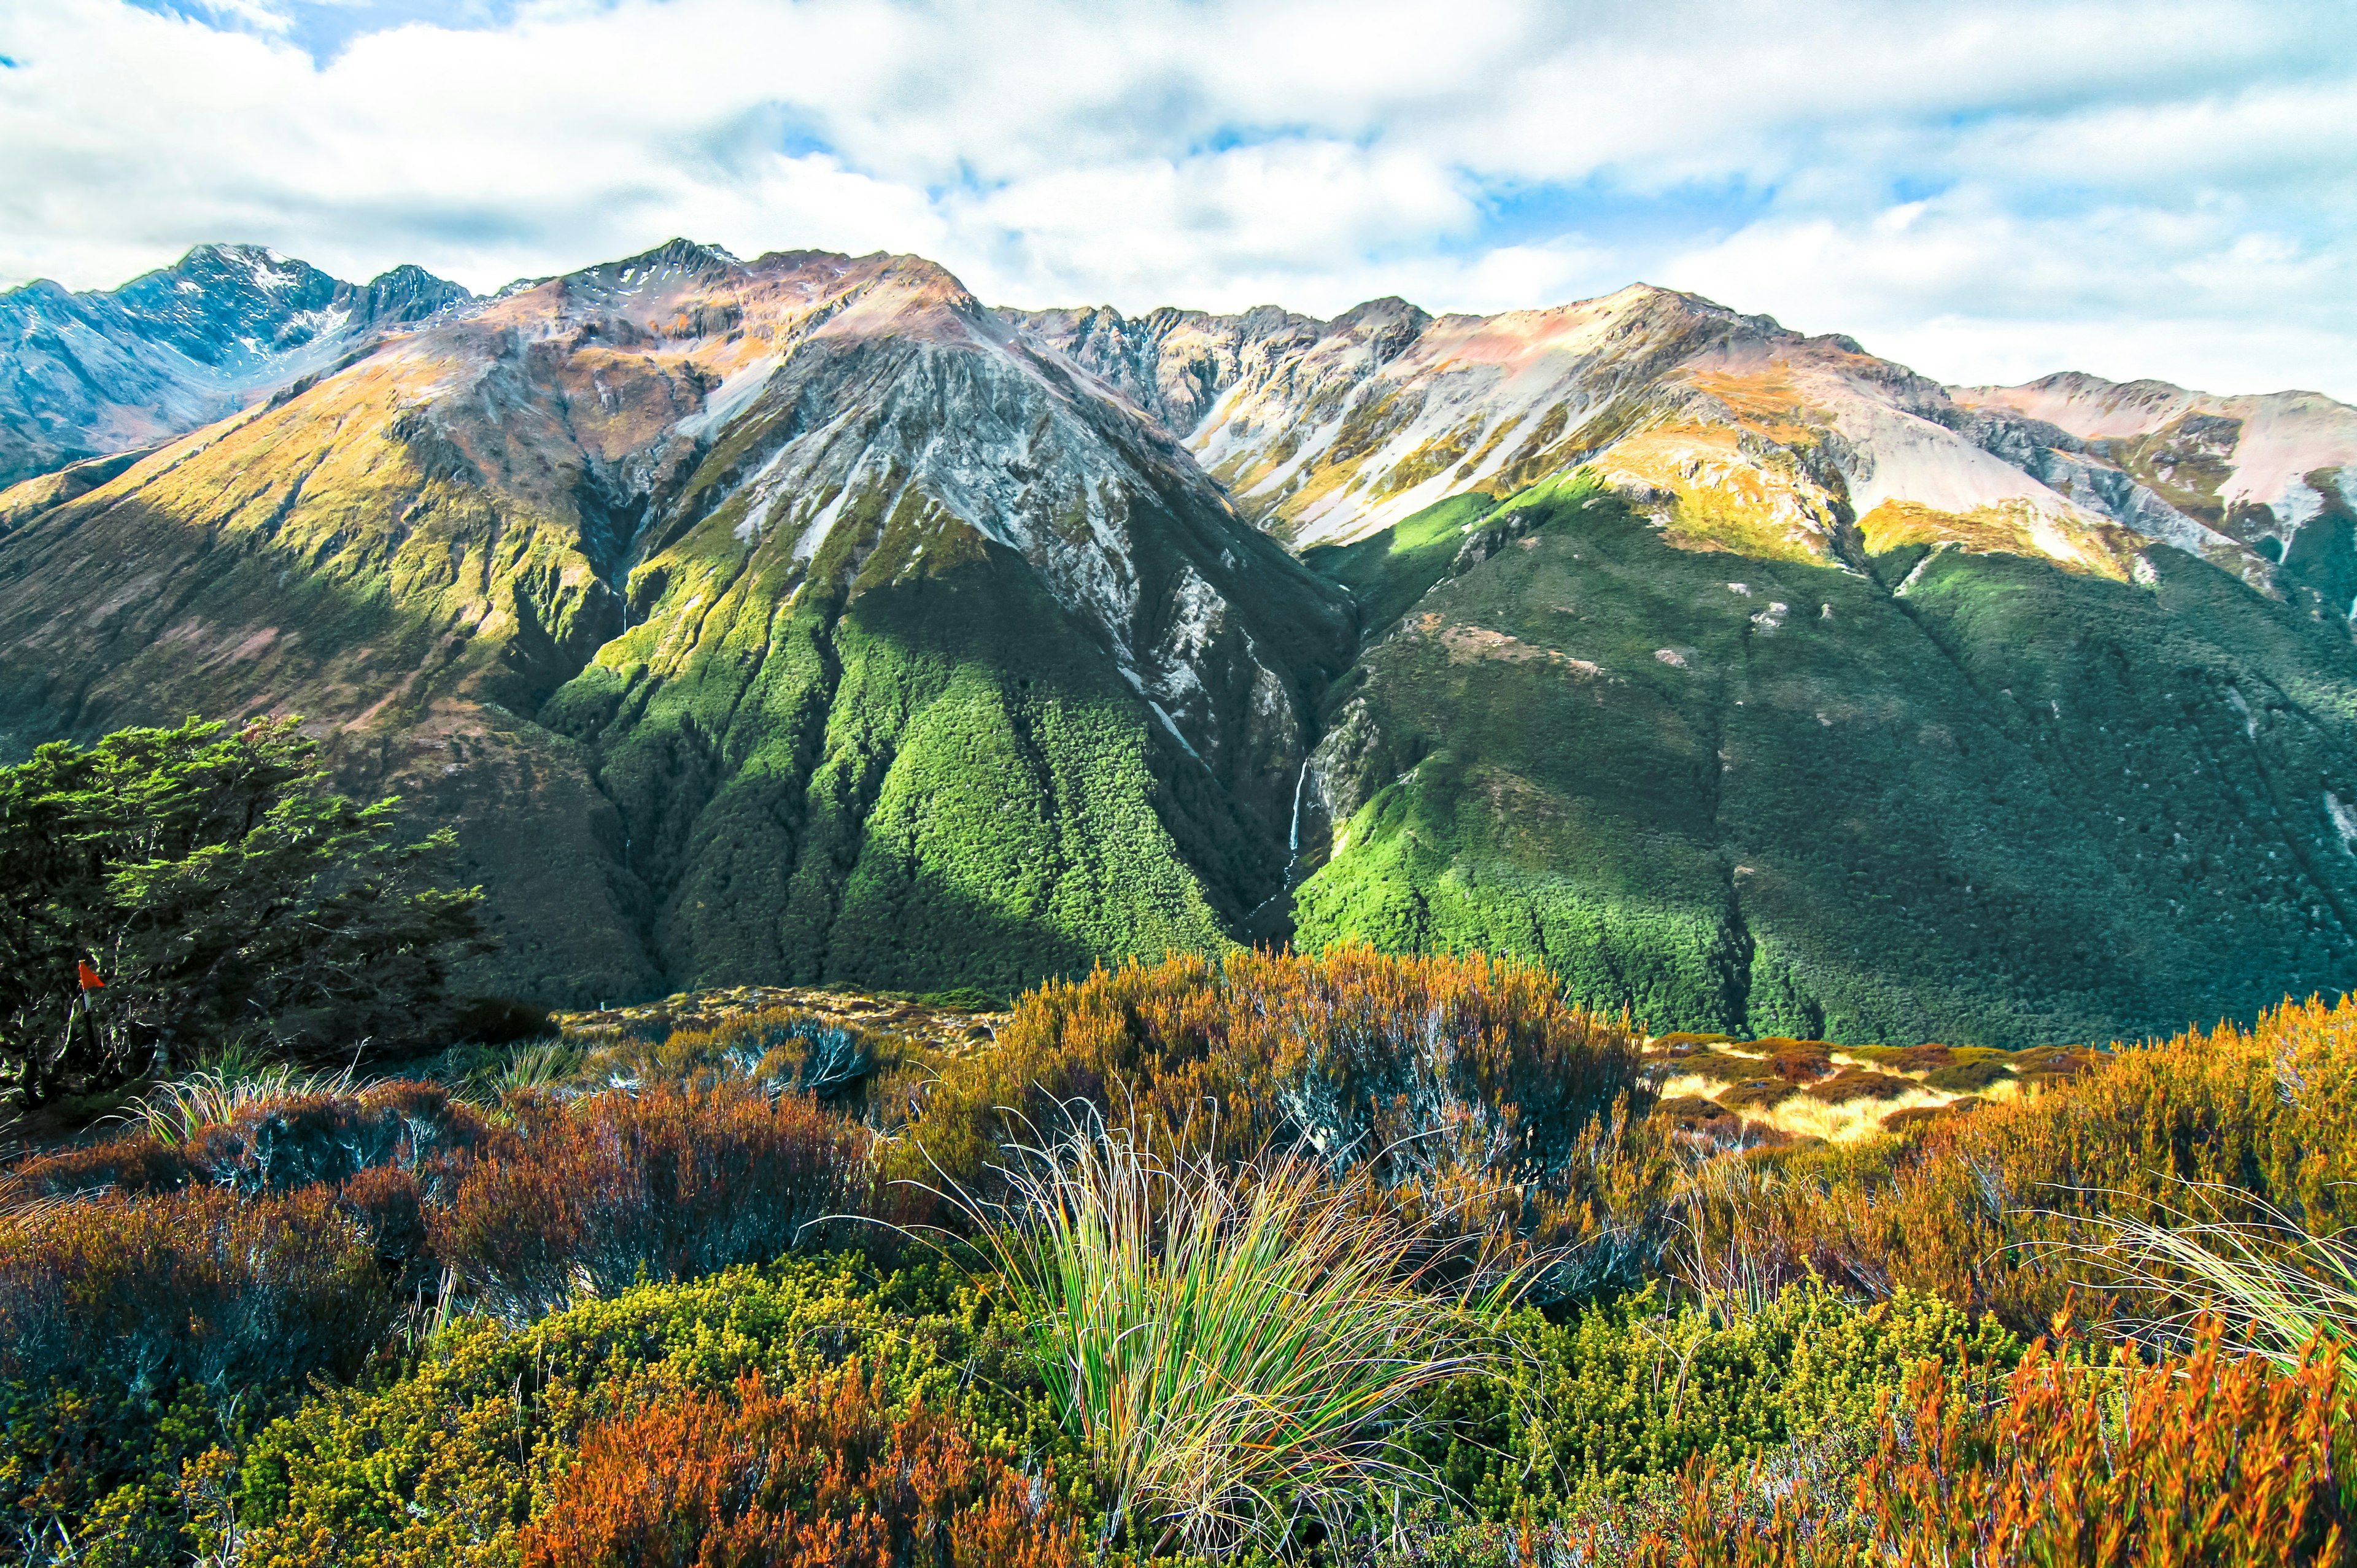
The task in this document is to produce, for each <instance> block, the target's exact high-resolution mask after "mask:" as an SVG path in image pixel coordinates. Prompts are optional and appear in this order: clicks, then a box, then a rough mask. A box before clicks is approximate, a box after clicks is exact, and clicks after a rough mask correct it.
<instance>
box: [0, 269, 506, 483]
mask: <svg viewBox="0 0 2357 1568" xmlns="http://www.w3.org/2000/svg"><path fill="white" fill-rule="evenodd" d="M473 297H474V296H473V295H470V294H469V293H468V291H467V290H466V289H464V288H462V287H460V286H459V285H457V284H454V283H449V282H447V281H445V280H443V279H441V278H437V277H436V276H434V275H433V274H431V273H428V272H426V271H425V270H424V269H422V268H419V267H414V266H399V267H395V268H393V270H391V271H390V272H387V273H384V274H381V275H379V276H378V277H376V278H373V279H371V281H370V282H368V283H365V284H350V283H346V282H343V281H342V280H341V279H339V278H334V277H330V276H328V274H326V273H323V272H321V271H320V270H319V269H317V267H314V266H312V265H310V264H309V263H307V262H300V261H296V260H294V259H293V258H291V257H287V256H282V255H280V254H279V253H278V252H275V251H272V250H268V249H265V248H264V247H262V246H259V245H199V246H198V247H196V248H195V249H194V250H191V251H190V252H188V254H187V255H185V256H183V257H181V258H180V259H179V261H178V262H176V263H173V264H172V265H171V266H168V267H163V268H159V269H157V270H156V271H155V272H151V273H146V274H142V275H141V276H139V277H136V278H134V279H133V280H132V281H131V282H129V283H127V284H125V285H123V287H121V288H119V289H114V290H109V291H102V292H91V293H86V294H75V293H70V292H69V291H68V290H66V289H64V288H62V287H60V286H59V285H56V284H54V283H48V282H35V283H29V284H27V285H23V286H22V287H20V288H14V289H10V290H7V291H6V292H5V293H0V486H6V485H10V484H14V483H16V481H18V480H20V479H25V478H34V477H36V476H38V475H40V474H44V473H48V472H53V471H55V470H56V469H59V468H61V467H65V466H66V465H68V464H70V463H75V462H80V461H83V460H87V459H91V458H104V457H109V456H113V455H114V454H116V453H120V452H124V451H127V450H132V449H136V448H141V447H145V446H153V445H155V444H156V443H157V442H158V441H162V440H165V439H168V438H169V437H172V436H175V435H182V434H184V433H186V432H188V431H190V430H194V429H196V428H197V427H199V425H204V424H211V423H212V422H213V421H214V420H216V419H219V418H221V416H222V415H224V414H227V413H231V412H232V411H233V410H235V409H236V408H238V407H239V406H240V405H241V404H242V403H246V402H248V401H251V400H252V399H253V398H255V397H261V396H267V395H269V394H270V393H273V392H277V391H278V390H280V389H281V388H283V387H285V386H286V385H288V384H289V383H291V382H293V381H297V380H299V379H300V378H302V377H304V376H307V375H311V374H315V373H317V371H320V370H322V369H324V368H325V367H327V366H328V365H331V364H333V363H334V362H335V361H336V360H339V359H340V358H342V357H343V356H344V355H346V354H348V353H350V352H352V351H355V350H358V349H365V348H367V347H369V346H371V345H373V344H374V343H376V342H377V341H379V340H380V339H381V338H383V336H384V335H385V334H386V333H387V332H389V331H391V330H393V329H395V328H402V327H404V326H407V325H409V324H411V323H413V322H416V321H420V320H424V319H425V318H427V317H432V316H434V315H435V314H436V313H437V312H439V311H442V310H446V309H448V308H450V307H451V306H457V305H462V304H465V303H466V302H468V301H469V300H471V299H472V298H473Z"/></svg>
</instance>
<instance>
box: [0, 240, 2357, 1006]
mask: <svg viewBox="0 0 2357 1568" xmlns="http://www.w3.org/2000/svg"><path fill="white" fill-rule="evenodd" d="M2352 464H2357V410H2352V409H2351V408H2349V407H2347V406H2345V405H2343V404H2341V403H2335V402H2333V401H2332V400H2330V399H2329V398H2325V397H2322V396H2320V395H2318V394H2315V393H2305V392H2284V393H2276V394H2272V395H2269V396H2264V397H2246V398H2219V397H2211V396H2208V395H2205V394H2201V393H2195V392H2184V391H2182V390H2180V389H2178V388H2175V387H2169V386H2165V385H2163V384H2161V383H2158V382H2141V381H2140V382H2131V383H2127V384H2125V385H2115V384H2114V383H2111V382H2107V381H2100V380H2097V379H2095V378H2093V377H2085V376H2076V375H2064V376H2054V377H2049V378H2047V379H2045V380H2043V381H2036V382H2033V383H2030V384H2029V385H2028V386H2024V387H2017V388H1966V387H1944V386H1942V385H1939V384H1937V383H1935V382H1932V381H1927V380H1925V379H1923V378H1922V377H1921V376H1918V375H1916V374H1914V373H1913V372H1912V371H1908V370H1906V369H1904V368H1902V367H1900V366H1897V365H1893V364H1890V363H1889V362H1887V361H1884V360H1878V359H1875V358H1874V357H1872V356H1871V355H1869V354H1867V352H1866V351H1865V350H1864V349H1861V348H1860V347H1859V346H1858V345H1857V343H1855V342H1853V341H1851V340H1849V339H1847V338H1838V337H1835V338H1807V337H1803V336H1800V335H1798V334H1794V333H1791V332H1787V331H1785V330H1783V329H1782V328H1780V327H1778V326H1777V325H1776V324H1775V323H1774V322H1773V321H1771V320H1769V319H1767V318H1766V317H1747V316H1742V315H1739V314H1737V313H1736V312H1733V311H1730V310H1727V309H1726V308H1723V307H1721V306H1717V305H1714V304H1711V303H1710V302H1708V301H1706V300H1702V299H1699V298H1696V297H1695V296H1692V295H1680V294H1675V293H1671V292H1668V291H1665V290H1660V289H1653V288H1647V287H1642V286H1639V287H1632V288H1629V289H1624V290H1622V291H1621V292H1620V293H1619V294H1615V295H1609V296H1607V297H1605V298H1602V299H1597V300H1590V301H1586V302H1582V303H1579V304H1577V305H1571V306H1562V307H1559V308H1555V309H1550V310H1534V311H1518V312H1510V313H1507V314H1505V315H1501V316H1495V317H1430V316H1427V315H1426V313H1424V312H1423V311H1421V310H1418V309H1416V308H1415V307H1414V306H1410V305H1407V304H1405V302H1403V301H1399V300H1396V299H1386V300H1378V301H1373V302H1370V303H1369V304H1367V305H1364V306H1359V307H1358V308H1356V309H1354V310H1352V311H1350V312H1347V313H1345V314H1344V315H1342V316H1340V317H1336V318H1335V319H1333V320H1331V321H1320V320H1316V319H1313V318H1311V317H1304V316H1299V315H1295V314H1291V313H1287V312H1285V311H1282V310H1279V309H1275V308H1273V307H1271V308H1263V309H1259V310H1254V311H1249V312H1245V313H1243V314H1242V315H1238V316H1224V317H1222V316H1210V315H1205V314H1202V313H1200V312H1187V311H1179V310H1161V311H1156V312H1153V313H1151V314H1150V315H1147V316H1145V317H1138V318H1135V319H1133V318H1129V317H1124V316H1122V315H1121V314H1120V313H1118V312H1116V311H1114V310H1112V309H1110V308H1105V307H1097V308H1092V309H1080V310H1050V311H1015V310H999V309H992V308H989V307H986V306H983V305H982V304H981V303H980V302H979V301H977V300H975V299H974V297H973V296H972V295H970V294H968V293H967V291H966V290H965V289H964V288H963V286H962V285H960V284H959V283H958V282H957V280H956V279H954V278H953V277H952V276H951V275H950V274H947V273H946V272H944V271H942V269H941V268H939V267H938V266H935V265H933V264H932V263H928V262H924V261H922V260H920V259H918V258H913V257H904V256H885V255H875V256H867V257H858V258H854V257H846V256H840V255H834V254H829V253H823V252H790V253H779V254H771V255H767V256H763V257H760V258H759V259H757V260H754V261H751V262H740V261H738V260H737V259H736V258H734V257H731V256H729V255H727V254H726V253H725V252H719V251H716V250H714V249H711V248H708V247H704V246H698V245H694V244H690V243H687V242H672V243H671V244H668V245H665V246H663V247H662V248H661V249H659V250H657V251H654V252H649V253H648V254H646V255H644V256H640V257H634V258H631V259H630V260H627V261H623V262H618V263H609V264H607V265H603V266H597V267H592V268H589V269H587V270H585V271H582V272H578V273H574V274H567V275H565V276H564V277H560V278H554V279H548V280H544V281H542V282H538V283H532V284H523V285H514V286H511V288H509V289H507V290H504V291H502V292H501V293H500V295H496V296H493V297H491V298H488V299H475V298H473V297H472V296H470V295H467V293H466V292H465V291H464V290H462V289H459V288H457V286H456V285H449V284H446V283H443V282H441V281H440V280H438V279H435V278H432V277H431V276H430V275H429V274H424V273H421V272H418V271H417V270H416V269H414V268H403V269H398V270H397V271H395V272H394V273H390V274H385V275H384V276H383V277H382V278H379V279H377V280H376V281H375V282H373V283H371V284H370V285H365V286H364V287H363V286H359V285H348V284H341V283H338V282H337V281H336V280H334V279H331V278H328V277H327V276H325V274H319V273H317V271H316V270H314V269H311V268H309V267H307V266H306V265H304V264H303V263H298V262H292V261H288V260H285V258H281V257H277V256H275V255H274V254H272V253H270V252H261V251H254V250H251V249H245V248H237V247H207V248H203V249H200V250H199V251H196V252H191V253H190V254H189V256H188V258H186V259H185V260H184V261H183V262H182V263H179V264H178V266H176V267H174V268H171V269H167V270H166V271H164V272H160V273H156V274H148V275H147V276H146V277H143V278H141V279H139V280H137V281H135V283H133V284H132V285H128V286H127V287H126V288H125V289H124V290H123V291H121V292H120V293H119V294H115V295H69V294H66V293H65V292H64V291H62V290H59V289H57V288H55V287H54V286H53V285H31V286H29V287H27V288H24V289H19V290H16V291H13V292H11V293H8V294H6V295H0V468H5V470H6V472H8V473H9V474H11V475H13V476H19V477H21V478H22V482H20V483H17V484H16V486H15V487H14V488H13V489H6V490H5V491H0V750H5V752H6V753H8V754H10V755H15V754H19V753H21V752H22V751H24V750H25V749H27V748H28V747H29V746H31V745H33V744H35V743H37V742H38V741H39V740H41V739H43V738H47V737H48V736H54V735H90V734H94V733H97V732H100V731H102V730H104V729H107V728H111V727H115V726H118V725H124V724H130V723H140V722H155V721H161V720H166V719H173V718H178V717H179V716H182V715H183V714H186V713H189V712H201V713H206V714H221V715H233V714H244V713H251V712H260V711H265V710H267V711H296V712H300V713H302V714H306V715H307V716H308V717H309V718H310V719H311V720H312V721H313V723H314V725H316V726H317V728H318V730H319V731H320V733H321V734H323V735H324V736H328V737H329V738H330V739H331V741H332V744H333V746H334V747H335V751H336V755H337V756H338V757H339V763H340V765H341V766H342V768H344V770H345V772H346V774H347V776H348V777H349V779H350V781H351V782H352V784H353V786H354V787H355V788H364V789H398V790H400V791H401V792H402V793H403V794H404V797H405V798H406V799H407V800H409V802H410V804H411V806H412V808H413V809H414V811H417V812H418V813H419V814H420V816H421V817H422V818H425V819H427V820H434V821H445V820H447V821H449V822H454V823H455V824H456V825H457V827H458V829H459V832H460V835H461V841H462V843H463V844H464V845H465V846H466V850H467V854H468V856H469V859H470V861H471V863H472V865H473V868H474V872H475V874H476V875H479V876H480V877H481V878H482V879H483V880H484V881H485V883H486V884H487V886H489V887H490V890H491V892H492V896H493V898H492V907H493V908H494V910H495V911H496V916H497V919H498V922H499V925H500V929H501V930H502V931H503V933H504V935H505V937H506V941H505V945H504V947H503V949H502V950H501V952H500V954H499V955H497V956H496V957H495V958H493V959H491V960H490V961H486V964H485V966H484V967H483V968H482V969H481V970H480V971H479V973H478V974H477V975H476V976H475V979H476V981H477V983H479V984H481V985H483V986H485V987H487V988H490V987H496V988H499V989H503V990H509V991H515V992H520V993H533V994H536V995H539V996H542V997H544V998H545V999H548V1000H551V1001H564V1002H572V1001H582V1000H600V999H604V1000H622V999H629V998H633V997H637V996H640V995H645V994H650V993H657V992H660V991H662V990H665V989H670V988H673V987H677V986H683V985H686V984H691V983H696V984H707V983H734V982H750V981H762V982H785V981H811V980H819V979H829V980H843V981H850V982H856V983H865V984H868V985H871V986H883V987H892V988H900V989H909V990H931V989H938V988H942V987H948V986H955V985H965V984H979V985H984V986H988V987H996V988H1004V987H1006V986H1011V985H1015V984H1019V983H1024V982H1027V981H1028V980H1030V979H1033V978H1036V977H1037V976H1039V974H1041V973H1043V972H1055V971H1060V970H1069V969H1072V968H1075V967H1082V966H1085V965H1086V964H1088V963H1090V962H1092V961H1097V960H1099V959H1103V958H1110V957H1115V956H1119V955H1121V954H1125V953H1131V952H1159V951H1161V950H1164V949H1165V948H1168V947H1174V946H1175V947H1187V948H1200V949H1210V948H1215V947H1218V946H1220V945H1222V944H1224V943H1227V942H1231V941H1235V940H1279V939H1284V938H1287V937H1290V938H1292V939H1294V940H1298V941H1302V942H1325V941H1329V940H1342V939H1351V938H1362V939H1366V940H1374V941H1376V942H1378V943H1381V944H1383V945H1386V946H1391V947H1397V948H1438V947H1449V948H1457V947H1471V946H1480V947H1487V948H1491V949H1501V950H1516V951H1521V952H1525V953H1528V954H1531V955H1533V956H1535V957H1539V958H1543V959H1544V960H1545V961H1548V962H1549V963H1551V964H1553V965H1554V966H1555V968H1556V969H1557V971H1558V972H1561V973H1562V974H1563V975H1564V976H1565V977H1566V983H1567V984H1568V985H1569V986H1570V987H1571V988H1572V989H1573V991H1574V992H1575V993H1577V994H1578V995H1579V996H1580V997H1581V998H1582V999H1585V1000H1589V1001H1593V1002H1597V1003H1600V1004H1609V1005H1615V1006H1619V1005H1626V1006H1631V1007H1634V1008H1636V1009H1637V1010H1639V1011H1640V1012H1641V1013H1642V1014H1643V1015H1645V1016H1646V1017H1647V1018H1648V1019H1649V1020H1650V1021H1652V1023H1653V1024H1654V1025H1655V1026H1657V1027H1663V1028H1666V1027H1672V1026H1688V1027H1709V1028H1718V1029H1725V1030H1727V1031H1729V1032H1734V1033H1798V1034H1806V1035H1814V1036H1827V1037H1831V1038H1835V1039H1878V1040H1890V1041H1899V1040H1908V1041H1911V1040H1919V1039H1929V1038H1942V1039H1945V1040H1948V1041H1951V1042H1953V1043H2001V1044H2024V1043H2029V1042H2031V1041H2034V1040H2058V1039H2064V1038H2079V1037H2088V1036H2112V1035H2115V1034H2120V1033H2133V1032H2136V1031H2139V1030H2145V1029H2151V1028H2161V1027H2173V1026H2177V1025H2179V1024H2181V1023H2183V1022H2184V1021H2186V1020H2187V1019H2189V1018H2194V1017H2209V1016H2213V1015H2217V1014H2221V1013H2248V1012H2250V1011H2252V1010H2253V1009H2254V1008H2255V1007H2256V1006H2257V1005H2259V1004H2262V1003H2265V1002H2268V1001H2272V1000H2274V999H2276V998H2277V997H2280V996H2281V995H2282V994H2283V993H2285V992H2287V991H2307V990H2310V989H2325V990H2339V989H2341V988H2342V987H2344V986H2347V985H2349V984H2351V983H2352V979H2357V924H2353V923H2352V922H2357V854H2352V843H2357V640H2352V631H2351V614H2352V608H2357V518H2352V511H2351V505H2350V502H2351V495H2350V491H2349V489H2348V488H2347V479H2346V476H2347V475H2348V474H2349V473H2350V472H2351V470H2352Z"/></svg>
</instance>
